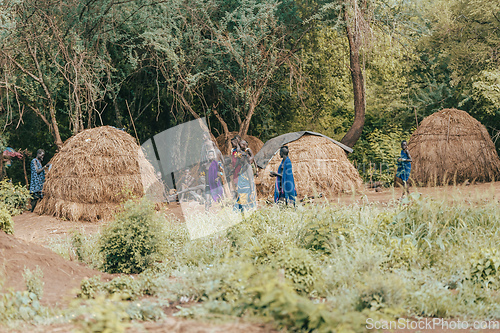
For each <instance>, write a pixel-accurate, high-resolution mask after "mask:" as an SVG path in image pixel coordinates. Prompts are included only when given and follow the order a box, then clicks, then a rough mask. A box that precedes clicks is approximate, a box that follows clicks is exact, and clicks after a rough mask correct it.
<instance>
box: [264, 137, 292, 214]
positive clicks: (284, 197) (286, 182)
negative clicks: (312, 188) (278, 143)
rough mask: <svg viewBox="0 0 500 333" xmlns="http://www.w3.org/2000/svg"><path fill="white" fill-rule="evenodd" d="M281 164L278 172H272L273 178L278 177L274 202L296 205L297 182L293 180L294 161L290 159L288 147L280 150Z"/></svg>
mask: <svg viewBox="0 0 500 333" xmlns="http://www.w3.org/2000/svg"><path fill="white" fill-rule="evenodd" d="M280 157H281V163H280V166H279V167H278V172H274V171H271V173H270V175H271V177H276V183H275V188H274V202H279V201H285V203H286V204H288V202H291V203H293V204H294V205H295V198H296V197H297V191H296V190H295V180H294V178H293V170H292V161H291V160H290V158H289V157H288V147H287V146H283V147H281V148H280Z"/></svg>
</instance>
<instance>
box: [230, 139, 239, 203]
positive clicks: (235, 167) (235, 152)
mask: <svg viewBox="0 0 500 333" xmlns="http://www.w3.org/2000/svg"><path fill="white" fill-rule="evenodd" d="M240 140H241V138H240V136H239V135H236V136H234V137H233V138H232V139H231V146H232V149H231V166H232V171H231V172H230V174H231V175H232V177H231V179H230V183H231V191H232V192H233V196H234V198H236V197H237V187H238V176H239V173H240V169H241V164H239V163H238V156H239V154H241V147H240Z"/></svg>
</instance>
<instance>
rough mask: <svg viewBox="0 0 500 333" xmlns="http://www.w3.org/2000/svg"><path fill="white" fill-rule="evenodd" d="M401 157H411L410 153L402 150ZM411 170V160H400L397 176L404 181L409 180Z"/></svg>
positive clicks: (406, 158)
mask: <svg viewBox="0 0 500 333" xmlns="http://www.w3.org/2000/svg"><path fill="white" fill-rule="evenodd" d="M400 158H402V159H405V160H408V159H410V157H409V156H408V154H407V153H406V152H405V151H404V150H401V156H400ZM410 172H411V162H410V161H401V162H398V168H397V170H396V177H399V178H401V180H402V181H405V182H407V181H408V179H409V178H410Z"/></svg>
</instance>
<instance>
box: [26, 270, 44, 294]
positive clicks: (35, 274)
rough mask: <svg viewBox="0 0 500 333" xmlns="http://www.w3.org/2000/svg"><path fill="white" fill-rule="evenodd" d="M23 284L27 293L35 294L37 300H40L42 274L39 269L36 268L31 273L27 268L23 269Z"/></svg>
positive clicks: (42, 284) (42, 283)
mask: <svg viewBox="0 0 500 333" xmlns="http://www.w3.org/2000/svg"><path fill="white" fill-rule="evenodd" d="M23 278H24V283H25V284H26V289H27V290H28V292H29V293H33V294H35V295H36V296H37V297H38V299H41V298H42V296H43V286H44V284H45V283H44V282H43V280H42V279H43V272H42V270H41V269H40V267H38V266H36V269H35V270H34V271H31V270H30V269H29V268H24V272H23Z"/></svg>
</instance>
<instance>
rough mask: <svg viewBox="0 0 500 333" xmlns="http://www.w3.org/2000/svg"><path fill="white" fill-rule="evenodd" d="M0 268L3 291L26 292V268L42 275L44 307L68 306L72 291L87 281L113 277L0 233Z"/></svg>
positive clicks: (36, 245) (72, 295)
mask: <svg viewBox="0 0 500 333" xmlns="http://www.w3.org/2000/svg"><path fill="white" fill-rule="evenodd" d="M0 265H3V272H2V273H3V275H4V278H5V285H4V288H13V289H14V290H26V286H25V283H24V279H23V272H24V269H25V268H29V269H30V270H35V269H36V267H37V266H38V267H40V269H41V270H42V272H43V282H44V283H45V284H44V288H43V289H44V292H43V297H42V299H41V302H42V304H45V305H49V304H50V305H60V304H66V303H67V302H68V301H70V300H71V298H72V297H74V293H72V291H73V290H74V289H75V288H79V287H80V282H81V281H82V280H83V279H85V278H90V277H92V276H95V275H100V276H102V278H103V279H109V278H111V277H112V276H111V275H109V274H104V273H101V272H99V271H95V270H92V269H90V268H88V267H85V266H83V265H81V264H78V263H76V262H72V261H67V260H65V259H63V258H62V257H61V256H59V255H58V254H56V253H54V252H53V251H51V250H49V249H47V248H45V247H43V246H41V245H38V244H34V243H29V242H26V241H25V240H23V239H19V238H16V237H14V236H12V235H7V234H6V233H4V232H3V231H0Z"/></svg>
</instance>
